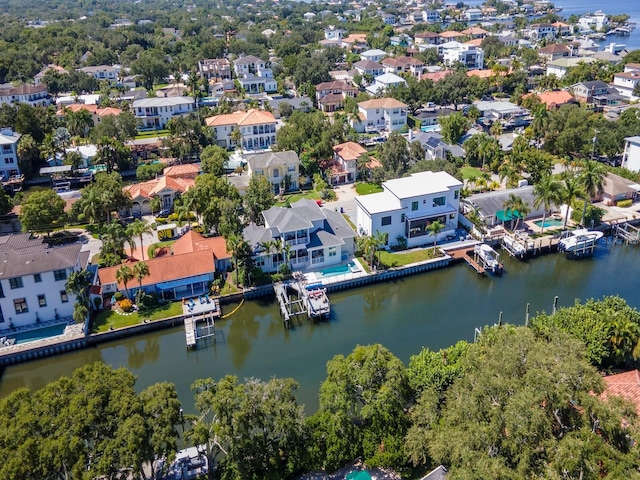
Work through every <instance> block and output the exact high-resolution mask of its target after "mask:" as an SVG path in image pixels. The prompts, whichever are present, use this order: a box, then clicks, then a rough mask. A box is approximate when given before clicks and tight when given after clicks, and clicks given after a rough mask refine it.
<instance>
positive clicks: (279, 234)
mask: <svg viewBox="0 0 640 480" xmlns="http://www.w3.org/2000/svg"><path fill="white" fill-rule="evenodd" d="M262 216H263V217H264V226H260V225H256V224H255V223H251V224H249V225H248V226H247V227H246V228H245V229H244V232H243V235H244V239H245V240H246V241H247V243H248V244H249V245H250V246H251V248H252V251H253V259H254V262H255V264H256V265H257V266H259V267H260V268H262V270H263V271H265V272H275V271H277V270H278V268H279V267H280V265H282V264H283V263H284V262H286V261H288V262H289V265H290V266H291V268H292V269H294V270H306V269H316V268H323V267H328V266H331V265H337V264H339V263H342V262H345V261H347V260H348V259H349V258H350V257H351V256H352V255H353V253H354V250H355V242H354V239H355V236H356V234H355V232H354V231H353V230H352V229H351V227H350V226H349V224H348V223H347V222H346V220H345V219H344V217H343V216H342V214H340V212H337V211H335V210H333V209H331V208H320V207H319V206H318V204H317V203H316V202H314V201H313V200H308V199H302V200H298V201H297V202H295V203H293V204H292V205H291V208H283V207H271V208H270V209H269V210H265V211H264V212H262ZM274 242H276V243H280V242H282V244H283V245H287V247H286V248H287V249H288V253H286V252H285V251H284V250H283V249H281V250H280V251H278V250H277V248H276V247H275V246H274ZM287 257H288V259H287Z"/></svg>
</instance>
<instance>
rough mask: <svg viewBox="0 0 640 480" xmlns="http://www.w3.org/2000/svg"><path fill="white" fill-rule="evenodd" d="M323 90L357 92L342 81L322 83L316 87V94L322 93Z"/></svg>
mask: <svg viewBox="0 0 640 480" xmlns="http://www.w3.org/2000/svg"><path fill="white" fill-rule="evenodd" d="M325 90H342V91H345V90H346V91H349V90H357V88H355V87H354V86H352V85H349V84H348V83H347V82H345V81H343V80H334V81H333V82H322V83H319V84H318V85H316V92H324V91H325Z"/></svg>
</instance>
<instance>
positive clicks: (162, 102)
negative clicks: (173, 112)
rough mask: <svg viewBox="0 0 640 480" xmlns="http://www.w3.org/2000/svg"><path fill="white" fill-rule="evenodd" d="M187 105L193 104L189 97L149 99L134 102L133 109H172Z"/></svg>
mask: <svg viewBox="0 0 640 480" xmlns="http://www.w3.org/2000/svg"><path fill="white" fill-rule="evenodd" d="M189 104H193V98H191V97H151V98H143V99H142V100H135V101H134V102H133V108H146V107H172V106H177V105H189Z"/></svg>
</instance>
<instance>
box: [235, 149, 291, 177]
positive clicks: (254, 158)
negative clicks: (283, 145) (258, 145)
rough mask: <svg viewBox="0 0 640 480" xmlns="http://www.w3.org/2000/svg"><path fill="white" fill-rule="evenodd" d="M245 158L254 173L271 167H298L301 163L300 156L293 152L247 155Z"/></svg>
mask: <svg viewBox="0 0 640 480" xmlns="http://www.w3.org/2000/svg"><path fill="white" fill-rule="evenodd" d="M245 158H246V159H247V163H249V166H250V167H251V171H253V172H255V171H256V170H259V169H264V168H269V167H275V166H290V165H298V164H299V163H300V160H299V159H298V154H297V153H296V152H294V151H292V150H287V151H284V152H264V153H256V154H253V155H247V156H246V157H245Z"/></svg>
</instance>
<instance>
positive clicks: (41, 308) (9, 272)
mask: <svg viewBox="0 0 640 480" xmlns="http://www.w3.org/2000/svg"><path fill="white" fill-rule="evenodd" d="M81 248H82V245H80V244H74V245H65V246H61V247H49V246H47V244H46V243H43V242H42V239H41V238H31V234H30V233H20V234H13V235H7V236H3V237H1V238H0V257H1V258H2V261H1V262H0V330H5V329H7V330H8V329H10V328H13V327H15V328H17V327H26V326H31V325H35V324H37V323H39V322H44V321H49V320H55V319H61V321H62V319H67V320H69V319H70V318H71V317H72V315H73V304H74V303H75V295H72V294H70V293H67V291H66V286H65V285H66V282H67V279H68V278H69V275H71V273H73V272H74V271H79V270H81V269H82V268H85V267H86V266H87V263H88V260H89V252H88V251H85V252H81V251H80V249H81Z"/></svg>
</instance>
